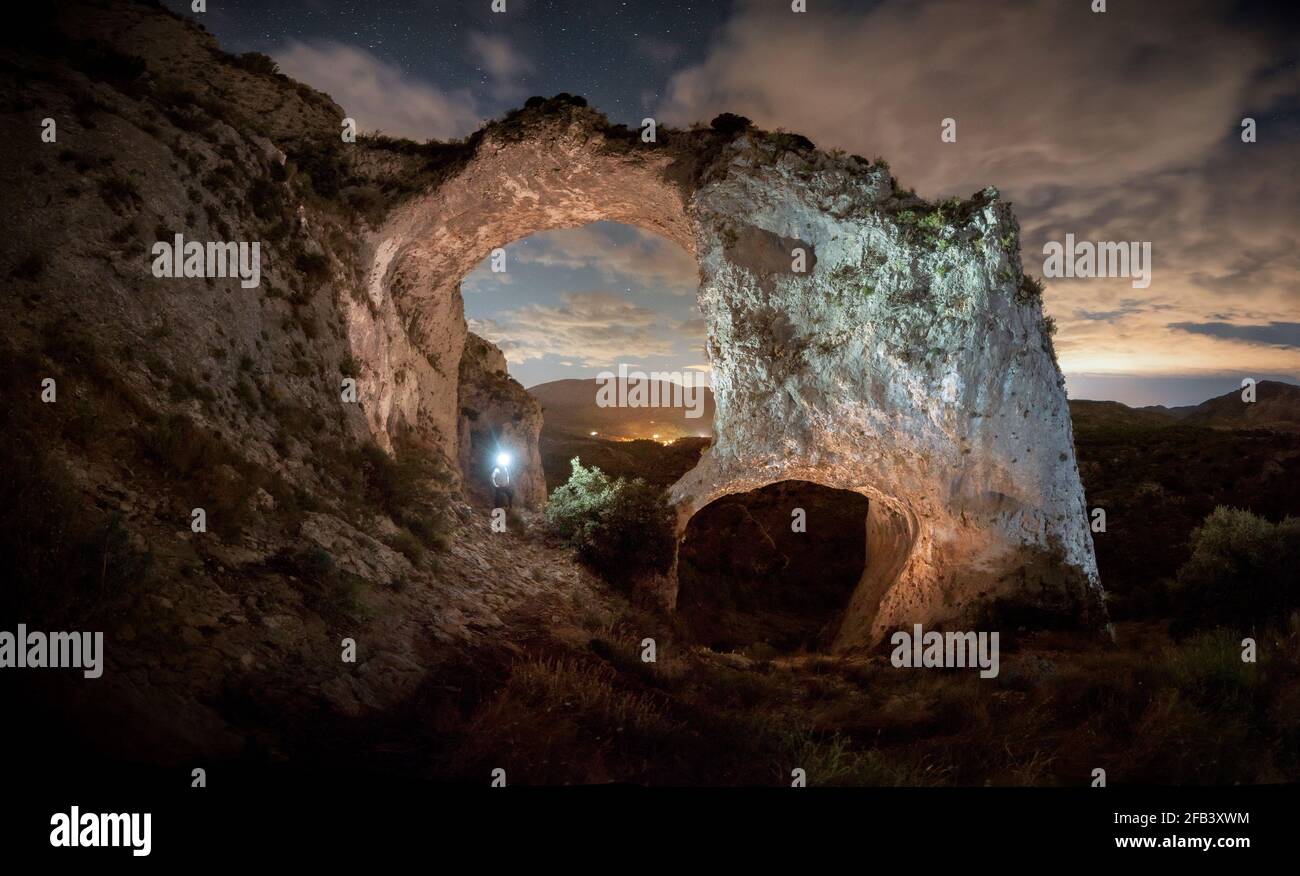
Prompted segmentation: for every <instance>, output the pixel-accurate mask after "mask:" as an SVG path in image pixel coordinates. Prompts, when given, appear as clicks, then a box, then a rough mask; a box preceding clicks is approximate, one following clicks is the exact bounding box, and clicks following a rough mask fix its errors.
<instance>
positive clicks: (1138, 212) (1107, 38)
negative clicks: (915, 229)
mask: <svg viewBox="0 0 1300 876" xmlns="http://www.w3.org/2000/svg"><path fill="white" fill-rule="evenodd" d="M781 7H782V5H781V4H775V5H773V4H763V3H759V2H755V0H748V2H742V3H741V4H740V5H739V7H738V10H737V14H736V15H735V16H734V17H733V19H732V20H731V21H730V22H729V23H728V25H727V26H726V27H725V28H724V30H723V32H722V33H721V35H720V37H719V39H718V41H717V42H716V44H715V45H714V46H713V48H712V50H711V51H710V52H709V54H708V56H707V57H706V58H705V59H704V60H703V61H701V62H700V63H699V64H697V65H695V66H693V67H691V68H688V69H685V70H683V71H681V72H680V73H678V75H677V76H675V77H674V79H673V80H672V81H671V82H670V85H669V88H668V91H667V96H666V98H665V100H664V103H663V105H662V106H661V108H660V115H661V117H662V118H663V119H664V120H665V121H668V122H670V123H675V124H684V123H689V122H692V121H695V120H707V119H709V118H711V117H712V116H713V115H714V114H716V113H718V112H723V111H733V112H739V113H743V114H745V115H747V116H749V117H751V118H753V119H754V120H755V121H756V122H757V123H758V124H760V125H761V126H764V127H769V128H775V127H778V126H780V127H783V128H785V129H787V130H793V131H798V132H800V133H802V134H805V135H807V136H809V137H810V138H811V139H812V140H814V141H815V142H816V143H817V144H818V145H819V146H822V147H825V148H829V147H840V148H844V149H846V150H848V151H850V152H855V153H858V154H862V155H866V156H875V155H881V156H884V157H885V158H887V159H888V160H889V161H890V162H891V164H892V167H893V172H894V173H895V175H896V176H897V177H898V179H899V180H900V183H901V184H902V185H903V186H914V187H915V188H916V189H917V190H918V192H920V193H921V194H922V195H925V196H927V197H938V196H946V195H950V194H962V195H965V194H969V193H971V192H973V191H975V190H977V189H979V188H981V187H983V186H985V185H989V184H992V185H996V186H998V187H999V189H1000V190H1001V191H1002V193H1003V195H1004V197H1006V198H1008V199H1009V200H1012V201H1013V202H1014V203H1015V207H1016V213H1017V216H1018V217H1019V219H1020V221H1021V225H1022V252H1023V255H1024V261H1025V265H1026V269H1027V270H1029V271H1030V272H1033V273H1040V272H1041V265H1042V247H1043V244H1044V243H1046V242H1047V241H1049V240H1061V239H1063V237H1064V235H1065V234H1066V233H1073V234H1075V236H1076V238H1078V239H1087V240H1116V241H1127V240H1146V241H1151V242H1152V244H1153V250H1154V275H1153V282H1152V285H1151V287H1150V288H1148V289H1145V290H1142V291H1141V293H1140V297H1139V296H1138V295H1137V294H1135V292H1136V290H1134V289H1133V288H1132V287H1131V286H1130V284H1129V283H1128V282H1127V281H1109V280H1089V281H1065V280H1051V281H1048V283H1047V291H1046V294H1045V299H1044V300H1045V306H1046V309H1047V311H1048V312H1049V313H1050V314H1052V315H1053V316H1055V318H1056V319H1057V322H1058V325H1059V332H1058V335H1057V339H1056V346H1057V350H1058V353H1059V354H1060V359H1061V363H1062V367H1063V368H1065V370H1067V371H1071V370H1079V371H1084V370H1086V371H1089V372H1092V373H1097V372H1101V373H1125V374H1130V375H1132V374H1138V375H1141V374H1169V373H1180V372H1199V371H1208V370H1214V369H1221V368H1222V367H1223V365H1224V363H1225V362H1231V363H1232V364H1233V366H1234V367H1239V368H1243V369H1256V370H1264V369H1270V370H1274V371H1278V372H1280V373H1284V374H1285V373H1290V374H1300V348H1297V347H1295V346H1293V345H1288V344H1271V345H1270V344H1268V343H1262V342H1260V341H1259V336H1258V333H1257V332H1254V331H1253V330H1252V329H1249V328H1244V329H1243V330H1242V331H1232V330H1229V329H1226V328H1216V329H1215V330H1213V331H1210V330H1202V331H1199V332H1196V331H1195V330H1189V329H1187V328H1186V326H1188V325H1196V324H1210V323H1227V324H1230V325H1236V326H1252V325H1255V326H1258V325H1268V324H1288V323H1294V322H1296V321H1298V320H1300V296H1298V295H1297V291H1296V290H1297V289H1298V288H1300V245H1298V244H1300V241H1298V240H1297V231H1296V204H1297V203H1300V175H1297V173H1296V165H1295V157H1294V156H1295V145H1294V137H1295V134H1294V131H1287V130H1277V129H1276V127H1275V126H1274V125H1272V124H1271V119H1274V118H1277V117H1279V115H1280V114H1277V113H1270V112H1269V108H1270V107H1278V106H1281V107H1285V106H1294V105H1295V103H1296V102H1297V100H1300V73H1298V72H1297V69H1296V67H1295V65H1294V63H1290V64H1288V63H1284V61H1285V59H1286V58H1287V57H1288V55H1287V46H1286V44H1285V43H1284V42H1283V40H1285V39H1286V37H1285V29H1284V28H1273V27H1270V26H1269V23H1268V22H1267V21H1259V20H1254V21H1250V20H1247V19H1245V18H1243V17H1242V16H1241V15H1234V14H1231V13H1232V11H1233V10H1234V9H1235V8H1236V7H1234V5H1233V4H1231V3H1228V2H1216V0H1204V2H1187V3H1180V4H1173V3H1161V2H1151V3H1142V4H1125V5H1124V7H1123V8H1122V9H1119V8H1113V9H1112V11H1111V12H1108V13H1105V14H1100V15H1099V14H1094V13H1092V12H1091V11H1090V10H1089V8H1088V7H1089V4H1087V3H1078V4H1062V3H1059V2H1055V0H1027V2H1022V3H1016V4H1008V5H1005V6H1003V7H998V8H990V7H988V6H987V5H985V4H978V3H971V2H968V0H916V2H909V3H880V4H877V5H875V6H873V7H872V8H871V9H869V10H867V11H862V12H857V13H850V12H847V11H845V10H844V8H843V7H835V8H834V9H831V8H828V7H822V8H823V9H826V14H825V15H818V14H816V12H815V11H810V12H808V13H805V14H803V15H801V16H800V21H799V23H798V26H797V27H794V26H791V23H790V15H789V13H788V12H787V11H785V10H783V9H782V8H781ZM1225 22H1233V24H1225ZM1275 32H1276V33H1275ZM1190 70H1195V71H1196V75H1188V71H1190ZM796 73H797V75H796ZM1245 115H1251V116H1253V117H1255V118H1256V119H1257V121H1258V122H1259V125H1260V137H1259V142H1258V143H1254V144H1243V143H1242V142H1241V141H1240V137H1239V136H1238V132H1239V130H1240V123H1241V119H1242V117H1243V116H1245ZM949 117H951V118H954V119H955V120H956V121H957V133H958V138H957V142H956V143H947V144H946V143H943V142H941V140H940V137H939V132H940V123H941V120H942V119H944V118H949ZM1224 314H1228V315H1227V316H1225V315H1224ZM1194 332H1195V333H1194Z"/></svg>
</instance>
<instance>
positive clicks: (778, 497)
mask: <svg viewBox="0 0 1300 876" xmlns="http://www.w3.org/2000/svg"><path fill="white" fill-rule="evenodd" d="M870 507H871V502H870V500H869V499H868V498H867V497H866V496H864V495H862V494H861V493H858V492H855V491H852V490H841V489H835V488H832V487H827V486H823V485H821V484H817V483H813V482H810V481H801V480H787V481H778V482H776V483H772V484H768V485H766V486H763V487H759V488H757V489H754V490H750V491H748V492H744V493H732V494H730V495H727V496H724V497H722V498H720V499H716V500H714V501H713V502H711V503H709V504H708V505H706V506H705V507H703V508H701V509H700V510H699V511H698V512H697V513H696V514H694V515H693V516H692V517H691V519H690V521H689V522H688V523H687V525H686V531H685V534H684V537H683V539H682V541H681V545H680V548H679V550H678V559H677V562H678V565H677V587H678V589H677V613H678V616H679V617H680V619H681V622H682V624H683V625H684V626H685V627H686V629H687V630H688V632H689V634H690V635H691V637H692V638H693V639H695V640H696V641H697V642H699V643H701V644H704V645H707V646H708V647H710V648H713V649H714V650H720V651H733V650H739V651H749V652H751V653H754V654H772V653H793V652H815V651H827V650H830V649H831V648H832V646H833V645H834V642H835V639H836V636H837V635H838V632H839V629H840V626H841V625H842V623H843V620H844V616H845V613H846V612H847V610H848V608H849V605H850V603H851V601H852V599H853V594H854V593H855V592H856V591H857V589H858V587H859V585H860V583H861V582H862V581H863V579H864V576H865V575H866V569H867V567H868V565H869V563H870V562H871V558H870V557H869V556H868V552H869V546H868V537H867V531H868V526H867V518H868V512H869V510H870Z"/></svg>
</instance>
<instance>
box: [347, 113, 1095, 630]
mask: <svg viewBox="0 0 1300 876" xmlns="http://www.w3.org/2000/svg"><path fill="white" fill-rule="evenodd" d="M728 128H729V130H727V131H725V132H724V131H721V130H715V131H707V130H706V131H691V132H669V131H663V130H661V131H660V132H659V137H660V142H659V143H657V144H642V143H640V141H639V139H638V138H636V137H630V136H628V135H627V133H626V131H625V130H623V129H617V128H610V127H608V126H607V124H606V123H605V121H604V119H603V117H601V116H599V115H598V114H596V113H594V112H592V111H590V110H587V109H585V108H583V107H575V106H569V105H564V104H558V105H557V103H556V102H555V101H551V102H547V103H545V104H543V105H541V106H534V107H531V108H529V109H527V110H524V111H520V112H516V113H514V114H512V115H511V116H509V117H507V119H506V120H505V121H504V122H501V123H497V124H496V125H494V126H490V127H489V128H488V129H486V130H485V131H484V132H483V137H482V139H481V141H480V142H479V143H478V144H477V148H476V151H475V153H474V154H473V155H472V156H471V157H469V158H468V159H467V161H466V163H465V164H464V166H463V167H462V168H460V169H459V171H458V172H457V173H456V174H454V175H452V176H450V177H449V178H447V179H446V180H445V181H443V182H441V184H439V185H436V186H434V187H431V188H430V189H429V190H426V191H424V192H421V193H419V194H417V195H414V196H412V197H411V198H409V199H408V200H407V201H405V202H404V203H402V204H400V205H399V206H398V207H397V208H396V209H395V210H394V211H393V212H392V213H391V214H390V216H389V218H388V220H387V221H386V222H385V223H384V224H383V226H382V227H381V228H379V229H378V230H377V231H376V232H374V233H373V234H372V235H371V237H370V239H369V240H368V242H367V245H366V254H367V255H366V257H367V258H368V259H369V263H370V267H369V287H368V288H369V294H370V297H371V300H372V301H373V302H374V303H375V305H376V307H377V308H378V309H379V310H380V311H381V312H383V313H387V314H391V319H392V325H393V326H407V327H408V328H409V331H407V333H406V336H405V339H404V340H403V341H402V342H401V346H402V347H403V349H404V350H407V351H408V352H407V353H406V354H405V355H407V356H409V357H415V358H419V359H423V360H425V361H427V362H428V363H431V365H432V370H429V369H427V368H422V369H419V373H420V377H419V383H420V386H421V390H420V391H419V392H418V393H413V394H407V395H402V396H400V397H399V395H398V394H396V393H392V392H387V391H386V390H384V389H383V388H382V387H385V386H389V385H391V382H390V381H386V380H384V379H383V377H382V375H383V373H384V371H385V369H386V368H391V367H393V362H392V360H391V359H389V360H387V362H385V361H383V360H381V361H376V362H374V363H372V366H371V367H372V370H373V371H374V372H376V373H377V374H379V375H380V379H379V380H378V381H377V383H375V384H374V385H375V386H376V387H379V390H378V395H377V397H376V398H375V405H374V408H376V409H379V410H386V411H400V412H401V414H402V416H403V417H405V418H407V419H409V421H410V422H411V423H413V424H415V427H416V428H419V429H421V430H422V431H423V432H425V433H426V434H430V435H435V436H438V435H442V436H447V437H446V438H445V439H444V440H446V441H450V440H451V439H450V436H451V435H452V434H454V433H455V430H453V429H451V428H450V426H449V424H450V423H451V421H452V418H453V417H454V415H455V412H454V410H449V409H448V407H447V405H446V404H445V402H444V399H445V397H446V396H447V395H448V390H447V388H446V384H447V382H448V380H449V378H447V377H445V376H444V375H445V374H448V373H450V369H451V363H453V362H455V360H456V357H457V356H458V355H459V349H460V345H461V341H460V338H461V337H462V335H463V332H464V329H463V322H462V320H461V317H460V305H459V298H458V293H457V284H458V283H459V282H460V279H461V278H462V277H463V276H464V275H465V274H466V273H468V272H469V271H470V270H471V269H472V268H473V267H474V266H475V265H476V264H477V263H478V262H479V261H481V260H482V259H483V258H485V257H486V256H487V255H488V254H489V253H490V252H491V251H492V249H494V248H495V247H499V246H504V245H505V244H506V243H509V242H510V241H512V240H515V239H518V238H520V237H523V236H526V235H528V234H531V233H534V232H537V231H542V230H547V229H552V228H562V227H569V226H576V225H581V224H585V223H587V222H591V221H595V220H599V219H604V220H613V221H618V222H623V223H627V224H630V225H635V226H638V227H640V228H644V229H647V230H650V231H653V232H655V233H658V234H661V235H663V236H665V237H667V238H669V239H670V240H673V241H674V242H676V243H678V244H679V245H681V246H682V247H683V248H684V249H686V250H687V251H689V252H691V253H693V254H695V255H696V257H697V258H698V260H699V264H700V277H701V284H700V293H699V302H700V307H701V310H702V311H703V314H704V317H705V319H706V321H707V323H708V348H709V352H710V355H711V358H712V363H713V369H714V392H715V394H716V402H717V412H716V418H715V422H714V434H715V441H714V444H713V446H712V447H711V448H710V449H709V451H708V452H707V453H706V454H705V455H704V457H703V458H702V460H701V462H700V464H699V466H697V467H696V468H695V469H694V470H693V471H691V472H690V473H688V474H687V475H686V476H685V477H684V478H683V479H682V480H681V481H680V482H679V483H677V484H676V485H675V486H674V487H673V489H672V492H671V496H672V500H673V502H674V503H675V505H676V507H677V509H678V517H679V528H680V529H681V530H684V528H685V525H686V523H687V521H689V519H690V518H691V516H692V515H693V514H694V513H696V512H697V511H698V510H700V509H701V508H703V507H704V506H705V505H707V504H708V503H709V502H711V501H713V500H714V499H717V498H719V497H721V496H725V495H727V494H729V493H735V492H740V491H747V490H751V489H755V488H757V487H761V486H763V485H765V484H770V483H774V482H777V481H782V480H795V479H797V480H805V481H811V482H814V483H818V484H822V485H824V486H828V487H834V488H839V489H846V490H853V491H856V492H859V493H861V494H863V495H864V496H867V497H868V498H869V499H870V500H871V506H870V507H871V511H870V514H869V517H868V522H867V529H868V562H867V568H866V570H865V572H864V574H863V578H862V580H861V582H860V583H859V585H858V588H857V590H856V591H855V593H854V595H853V598H852V600H851V603H850V605H849V606H848V609H847V611H846V613H845V615H844V619H843V621H842V623H841V626H840V629H839V631H838V633H837V635H836V637H835V643H836V646H837V647H838V648H841V649H847V648H854V647H861V646H870V645H873V644H875V643H878V642H879V641H880V640H881V639H882V638H883V637H884V636H885V635H886V634H887V633H888V632H889V631H890V630H891V629H894V628H898V627H910V626H911V625H912V624H914V623H921V624H924V625H926V626H927V627H934V626H949V627H953V626H957V627H960V626H962V625H970V624H995V623H999V622H1006V621H1011V620H1014V622H1026V621H1027V622H1035V623H1059V622H1066V623H1071V624H1074V623H1080V622H1081V623H1083V624H1087V625H1100V624H1101V623H1103V622H1104V612H1103V610H1102V608H1101V590H1100V585H1099V582H1098V577H1097V570H1096V563H1095V560H1094V557H1093V550H1092V540H1091V534H1090V531H1089V528H1088V522H1087V514H1086V508H1085V505H1084V498H1083V490H1082V487H1081V485H1080V482H1079V475H1078V470H1077V467H1076V464H1075V459H1074V448H1073V440H1072V435H1071V425H1070V418H1069V410H1068V408H1067V406H1066V400H1065V392H1064V388H1063V387H1064V383H1063V379H1062V377H1061V374H1060V370H1059V368H1058V367H1057V364H1056V361H1055V357H1054V354H1053V351H1052V345H1051V337H1050V335H1051V327H1050V324H1049V323H1048V322H1047V321H1045V319H1044V317H1043V314H1042V307H1041V302H1040V300H1039V298H1038V291H1039V290H1038V289H1037V288H1036V286H1035V285H1034V283H1033V282H1032V281H1030V280H1028V279H1026V278H1025V277H1024V274H1023V270H1022V266H1021V263H1020V258H1019V252H1018V243H1019V239H1018V232H1019V228H1018V225H1017V223H1016V221H1015V219H1014V217H1013V216H1012V214H1011V212H1010V209H1009V208H1008V206H1007V205H1006V204H1005V203H1004V202H1002V201H1001V200H1000V199H999V196H998V193H997V191H996V190H994V189H992V188H990V189H985V190H984V191H982V192H979V193H977V194H976V195H975V196H974V197H972V198H971V199H969V200H964V201H963V200H957V199H954V200H952V201H947V202H943V203H940V204H931V203H927V202H925V201H923V200H921V199H919V198H917V197H916V196H915V195H913V194H911V193H909V192H903V191H899V190H898V188H897V185H896V183H895V182H894V180H893V179H892V177H891V176H890V175H889V171H888V168H887V166H884V165H883V164H872V163H870V162H867V161H865V160H864V159H861V158H858V157H856V156H854V157H842V156H837V155H828V154H826V153H823V152H821V151H818V150H816V149H815V148H813V146H812V144H811V143H808V142H807V141H806V140H804V139H803V138H801V137H797V136H795V135H787V134H765V133H762V132H759V131H756V130H753V129H751V128H745V127H743V126H728ZM426 383H428V386H426Z"/></svg>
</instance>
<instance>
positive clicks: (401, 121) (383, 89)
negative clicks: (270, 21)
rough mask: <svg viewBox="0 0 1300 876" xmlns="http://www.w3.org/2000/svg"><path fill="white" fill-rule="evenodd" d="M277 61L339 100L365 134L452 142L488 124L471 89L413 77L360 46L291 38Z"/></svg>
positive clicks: (286, 69)
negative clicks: (445, 87)
mask: <svg viewBox="0 0 1300 876" xmlns="http://www.w3.org/2000/svg"><path fill="white" fill-rule="evenodd" d="M274 57H275V60H276V62H277V63H279V65H280V69H281V70H283V71H284V73H285V74H286V75H288V76H292V77H293V78H294V79H298V80H301V81H303V82H306V83H308V84H309V85H311V86H312V87H313V88H316V89H319V90H321V91H324V92H325V93H327V94H329V95H330V97H332V98H334V100H335V101H336V102H337V103H338V104H339V105H340V106H342V107H343V109H344V110H345V111H346V112H347V113H348V114H349V116H351V117H352V118H354V119H356V120H357V127H358V128H360V129H361V130H363V131H383V132H384V133H386V134H392V135H395V136H399V137H411V138H414V139H416V140H427V139H431V138H433V139H439V140H446V139H452V138H456V137H463V136H464V135H466V134H468V133H470V132H472V131H474V130H475V129H477V128H478V127H479V126H480V125H481V124H482V123H483V120H484V118H483V114H482V113H481V112H480V111H479V109H478V107H477V104H476V101H475V100H474V98H473V96H472V95H471V94H470V93H469V92H468V91H466V90H463V89H459V90H452V91H446V90H443V89H440V88H438V87H437V86H435V85H432V84H430V83H428V82H423V81H421V80H419V79H415V78H412V77H410V76H407V75H406V74H405V73H403V72H402V71H401V70H400V69H398V68H397V67H394V66H393V65H391V64H388V63H386V62H384V61H381V60H379V59H378V58H376V57H375V56H374V55H371V54H370V53H369V52H366V51H365V50H363V49H359V48H357V47H355V46H349V45H346V44H344V43H339V42H334V41H328V40H327V41H319V42H312V43H304V42H299V41H297V40H291V41H290V42H289V43H288V44H287V45H285V47H284V48H283V49H281V50H279V51H277V52H275V55H274Z"/></svg>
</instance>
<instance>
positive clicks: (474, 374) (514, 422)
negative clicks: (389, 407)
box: [457, 332, 546, 509]
mask: <svg viewBox="0 0 1300 876" xmlns="http://www.w3.org/2000/svg"><path fill="white" fill-rule="evenodd" d="M459 397H460V420H459V423H458V429H457V444H458V452H459V457H458V462H459V464H460V471H461V478H462V483H463V485H464V490H465V493H466V495H467V496H469V497H471V498H472V499H474V500H475V501H476V502H478V503H479V504H484V505H486V504H487V503H489V502H490V501H491V499H492V496H493V490H492V484H491V474H492V469H493V466H494V460H495V459H496V457H497V454H498V453H508V454H509V455H510V457H511V463H510V474H511V481H512V484H513V486H514V501H515V504H516V506H523V507H525V508H532V509H537V508H541V507H542V506H543V505H545V504H546V475H545V472H544V471H543V470H542V456H541V453H540V451H539V449H538V439H539V437H540V436H541V433H542V406H541V405H540V404H539V403H538V402H537V400H536V399H535V398H533V397H532V396H531V395H529V394H528V391H527V390H525V389H524V388H523V387H522V386H520V385H519V382H518V381H517V380H514V379H513V378H511V377H510V375H509V373H507V371H506V358H505V356H504V355H502V353H501V350H500V349H499V348H498V347H497V346H496V345H495V344H493V343H491V342H489V341H485V340H483V339H482V338H480V337H479V336H478V335H476V334H473V333H472V332H471V333H470V334H469V335H468V336H467V337H466V339H465V352H464V353H463V354H462V355H461V359H460V396H459Z"/></svg>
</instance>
